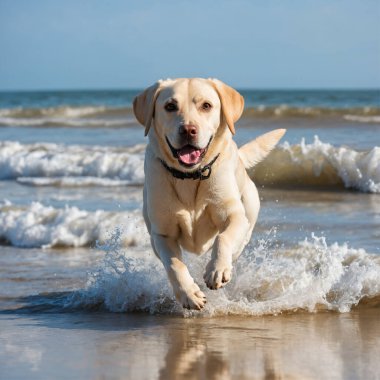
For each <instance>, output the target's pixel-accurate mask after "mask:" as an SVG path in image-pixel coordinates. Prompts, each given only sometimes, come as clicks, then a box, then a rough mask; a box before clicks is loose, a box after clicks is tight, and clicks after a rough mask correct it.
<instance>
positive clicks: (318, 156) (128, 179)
mask: <svg viewBox="0 0 380 380" xmlns="http://www.w3.org/2000/svg"><path fill="white" fill-rule="evenodd" d="M144 150H145V145H136V146H134V147H129V148H113V147H100V146H83V145H60V144H41V143H38V144H21V143H19V142H11V141H5V142H0V179H2V180H7V179H14V180H17V181H18V182H19V183H21V184H25V185H33V186H125V185H142V184H143V182H144V169H143V166H144ZM250 175H251V176H252V178H253V179H254V181H255V183H257V184H259V185H268V186H282V187H284V186H285V187H289V188H297V187H319V188H320V187H324V188H332V189H344V188H350V189H355V190H358V191H361V192H371V193H380V147H374V148H373V149H372V150H370V151H366V152H359V151H355V150H354V149H352V148H349V147H344V146H340V147H335V146H333V145H331V144H329V143H324V142H322V141H320V140H319V139H318V137H317V136H316V137H315V138H314V141H313V142H312V143H310V144H308V143H306V141H305V140H304V139H303V140H302V141H301V143H300V144H295V145H290V144H288V143H284V144H282V145H280V146H279V147H278V148H276V149H275V150H274V151H273V152H272V153H271V154H270V155H269V156H268V158H267V159H266V160H265V161H263V162H262V163H260V164H259V165H257V166H256V167H255V168H254V169H253V170H252V171H251V172H250Z"/></svg>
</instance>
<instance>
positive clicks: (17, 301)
mask: <svg viewBox="0 0 380 380" xmlns="http://www.w3.org/2000/svg"><path fill="white" fill-rule="evenodd" d="M243 93H244V96H245V99H246V105H247V107H246V110H245V113H244V115H243V119H242V121H241V124H239V125H238V128H237V130H238V133H237V134H236V136H235V138H236V139H237V141H238V142H239V144H243V143H245V142H247V141H248V140H251V139H253V138H255V137H257V136H258V135H259V134H261V133H264V132H267V131H268V130H269V129H275V128H284V127H285V128H288V133H287V135H286V136H285V138H284V141H285V142H284V143H282V144H281V145H279V146H278V147H277V148H276V149H275V150H274V151H273V153H272V154H271V155H270V156H269V157H268V158H267V159H266V160H265V161H264V162H263V163H261V164H260V165H258V166H257V167H256V168H255V170H254V171H252V172H251V173H250V175H251V176H252V178H253V180H254V181H255V183H256V184H257V185H258V189H259V193H260V197H261V198H262V207H261V211H260V215H259V220H258V223H257V226H256V227H255V230H254V233H253V237H252V239H251V241H250V243H249V245H248V246H247V247H246V249H245V250H244V252H243V254H242V256H241V257H240V258H239V260H238V262H237V263H236V266H235V269H234V277H233V280H232V282H231V283H230V284H229V285H228V286H227V287H226V288H225V289H223V290H219V291H211V290H208V289H206V287H205V285H204V282H203V272H204V269H205V266H206V264H207V261H208V260H209V254H206V255H204V256H202V257H197V256H194V255H191V254H186V255H185V261H186V263H187V264H188V266H189V269H190V272H191V273H192V275H193V276H194V278H195V280H196V282H197V283H198V284H199V285H200V286H201V288H202V290H204V291H205V293H206V295H207V298H208V304H207V306H206V309H205V310H204V311H202V312H201V313H199V312H188V311H184V310H183V309H182V308H181V306H180V305H179V304H178V303H177V302H176V301H175V299H174V296H173V292H172V289H171V287H170V285H169V282H168V279H167V276H166V274H165V272H164V269H163V267H162V264H161V263H160V262H159V260H158V259H157V258H156V257H155V256H154V254H153V252H152V249H151V247H150V243H149V236H148V233H147V231H146V227H145V225H144V222H143V218H142V215H141V209H142V199H141V198H142V196H141V192H142V184H143V183H144V172H143V162H144V151H145V143H144V141H145V140H143V128H141V127H137V125H135V124H136V121H135V120H134V118H133V115H132V113H131V102H132V99H133V96H134V95H135V92H133V91H119V92H118V91H115V92H112V91H111V92H91V91H89V92H86V91H84V92H75V93H74V92H73V93H70V92H51V93H50V92H49V93H36V94H34V93H17V94H16V93H15V94H4V93H1V94H0V126H1V127H0V135H1V136H0V241H1V244H2V247H0V251H1V254H0V256H1V257H0V259H1V262H2V268H1V270H0V282H1V283H2V287H1V291H0V300H1V305H0V309H1V310H5V309H7V308H8V307H9V308H16V309H17V310H23V311H25V312H26V313H28V312H32V311H54V310H56V311H58V312H62V311H68V312H71V311H74V310H81V311H84V310H106V311H111V312H130V311H145V312H150V313H154V314H176V315H181V316H182V315H185V316H199V315H200V316H217V315H227V314H235V315H243V316H250V315H264V314H278V313H285V312H290V311H296V310H306V311H310V312H315V311H318V310H333V311H339V312H346V311H348V310H351V309H352V308H353V307H355V305H357V304H359V305H361V304H364V303H366V302H367V301H368V300H378V299H379V297H380V290H379V284H380V278H379V274H380V270H379V265H380V264H379V257H380V256H379V253H380V251H379V247H380V244H379V241H380V228H379V225H380V215H379V208H378V204H379V202H378V197H379V193H380V137H379V136H380V134H379V129H378V124H379V119H378V118H379V116H380V109H379V105H378V92H376V91H353V92H350V91H246V92H243ZM51 127H53V128H51ZM120 127H125V128H120ZM316 134H318V135H319V136H320V138H318V137H315V138H314V139H313V137H312V136H313V135H316ZM141 143H142V144H141ZM347 190H349V191H347ZM352 190H354V191H352ZM274 230H277V231H278V234H277V235H273V232H271V231H274ZM115 231H116V232H115ZM313 231H314V232H315V234H316V235H317V236H318V237H315V236H313V235H312V232H313ZM110 236H111V237H110ZM305 237H307V238H308V240H306V241H305ZM334 242H337V243H334ZM78 247H79V248H78ZM94 247H98V249H94ZM103 256H104V260H101V261H100V262H99V261H98V260H99V258H101V257H103ZM95 263H96V264H95ZM87 273H89V274H88V275H87ZM4 305H5V306H4ZM23 306H25V308H23Z"/></svg>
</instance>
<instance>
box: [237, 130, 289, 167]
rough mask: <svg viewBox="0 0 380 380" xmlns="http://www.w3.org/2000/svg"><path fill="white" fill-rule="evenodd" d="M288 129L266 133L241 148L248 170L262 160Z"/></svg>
mask: <svg viewBox="0 0 380 380" xmlns="http://www.w3.org/2000/svg"><path fill="white" fill-rule="evenodd" d="M285 132H286V129H275V130H274V131H271V132H268V133H265V134H264V135H261V136H259V137H258V138H257V139H255V140H253V141H250V142H249V143H247V144H245V145H243V146H242V147H240V148H239V156H240V159H241V160H242V161H243V164H244V167H245V168H246V169H247V170H248V169H250V168H252V167H253V166H255V165H256V164H258V163H259V162H260V161H262V160H263V159H264V158H265V157H266V156H267V155H268V154H269V153H270V151H271V150H272V149H273V148H274V147H275V146H276V144H277V143H278V142H279V141H280V139H281V137H282V136H284V134H285Z"/></svg>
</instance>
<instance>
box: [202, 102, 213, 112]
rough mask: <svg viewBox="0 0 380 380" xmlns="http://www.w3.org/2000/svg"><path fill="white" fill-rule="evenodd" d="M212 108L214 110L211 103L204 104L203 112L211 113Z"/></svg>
mask: <svg viewBox="0 0 380 380" xmlns="http://www.w3.org/2000/svg"><path fill="white" fill-rule="evenodd" d="M211 108H212V105H211V104H210V103H208V102H204V103H203V104H202V110H203V111H210V109H211Z"/></svg>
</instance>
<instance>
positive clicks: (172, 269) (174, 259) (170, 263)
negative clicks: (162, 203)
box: [152, 233, 206, 310]
mask: <svg viewBox="0 0 380 380" xmlns="http://www.w3.org/2000/svg"><path fill="white" fill-rule="evenodd" d="M152 245H153V249H154V250H155V252H156V254H157V255H158V257H159V258H160V259H161V261H162V263H163V265H164V267H165V270H166V272H167V274H168V277H169V280H170V283H171V284H172V287H173V291H174V294H175V296H176V298H177V300H178V302H180V303H181V304H182V306H183V307H184V308H186V309H195V310H200V309H202V308H203V307H204V306H205V304H206V296H205V295H204V294H203V292H201V290H200V289H199V286H198V285H197V284H196V283H195V282H194V280H193V278H192V277H191V275H190V273H189V270H188V269H187V267H186V265H185V264H184V263H183V262H182V254H181V249H180V247H179V245H178V243H177V241H176V240H175V239H173V238H170V237H167V236H163V235H159V234H154V233H153V234H152Z"/></svg>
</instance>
